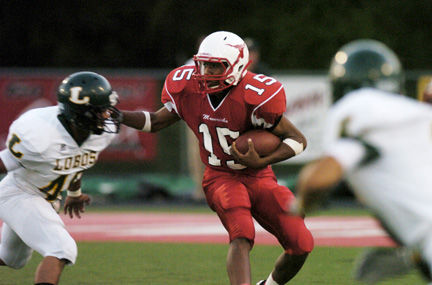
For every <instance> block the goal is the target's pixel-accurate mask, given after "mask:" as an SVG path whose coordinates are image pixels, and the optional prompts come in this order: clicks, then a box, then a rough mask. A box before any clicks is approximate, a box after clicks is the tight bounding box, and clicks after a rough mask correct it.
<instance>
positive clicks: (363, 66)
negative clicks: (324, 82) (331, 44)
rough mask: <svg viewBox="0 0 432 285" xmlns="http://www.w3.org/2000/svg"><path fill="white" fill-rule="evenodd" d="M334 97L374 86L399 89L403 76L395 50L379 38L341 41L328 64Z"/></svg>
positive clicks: (397, 91)
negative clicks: (341, 44)
mask: <svg viewBox="0 0 432 285" xmlns="http://www.w3.org/2000/svg"><path fill="white" fill-rule="evenodd" d="M329 76H330V82H331V86H332V93H333V101H336V100H338V99H340V98H341V97H342V96H343V95H344V94H346V93H347V92H349V91H352V90H355V89H358V88H362V87H373V88H377V89H380V90H384V91H388V92H394V93H401V92H402V91H403V88H404V86H403V85H404V76H403V72H402V67H401V63H400V61H399V59H398V57H397V56H396V54H395V53H394V52H393V51H392V50H391V49H389V48H388V47H387V46H386V45H384V44H383V43H381V42H378V41H375V40H370V39H361V40H355V41H352V42H350V43H348V44H346V45H344V46H343V47H342V48H341V49H340V50H339V51H338V52H337V53H336V54H335V56H334V57H333V60H332V62H331V66H330V72H329Z"/></svg>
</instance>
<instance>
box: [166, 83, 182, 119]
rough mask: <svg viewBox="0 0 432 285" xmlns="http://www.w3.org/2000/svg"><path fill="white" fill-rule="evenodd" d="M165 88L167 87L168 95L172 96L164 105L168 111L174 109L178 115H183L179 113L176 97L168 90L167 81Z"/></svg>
mask: <svg viewBox="0 0 432 285" xmlns="http://www.w3.org/2000/svg"><path fill="white" fill-rule="evenodd" d="M164 88H165V90H166V93H167V94H168V96H169V97H170V98H171V102H166V103H165V104H164V106H165V107H166V108H167V109H168V111H170V112H171V111H172V110H174V111H175V112H176V113H177V115H178V116H179V117H181V116H180V114H179V112H178V109H177V106H176V104H175V101H174V98H173V97H172V95H171V93H170V92H169V91H168V88H167V85H166V83H165V85H164Z"/></svg>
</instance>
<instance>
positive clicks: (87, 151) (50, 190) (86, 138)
mask: <svg viewBox="0 0 432 285" xmlns="http://www.w3.org/2000/svg"><path fill="white" fill-rule="evenodd" d="M57 98H58V103H59V104H58V106H52V107H46V108H39V109H32V110H30V111H28V112H26V113H24V114H23V115H21V116H20V117H19V118H18V119H17V120H16V121H14V122H13V123H12V125H11V126H10V129H9V135H8V139H7V142H6V148H5V149H4V150H3V151H1V152H0V158H1V160H0V172H6V171H7V175H6V177H5V178H4V179H3V180H2V181H1V182H0V219H1V220H2V221H3V227H2V233H1V243H0V265H7V266H9V267H12V268H15V269H18V268H21V267H23V266H24V265H25V264H26V263H27V262H28V260H29V259H30V257H31V255H32V252H33V250H36V251H37V252H39V253H40V254H41V255H42V256H43V260H42V262H41V263H40V265H39V267H38V269H37V271H36V275H35V279H34V280H35V284H57V283H58V281H59V278H60V274H61V272H62V270H63V267H64V265H65V264H73V263H75V259H76V256H77V246H76V243H75V241H74V240H73V239H72V237H71V236H70V235H69V233H68V232H67V231H66V229H65V226H64V224H63V222H62V220H61V218H60V216H59V215H58V214H57V212H56V210H55V209H54V208H53V207H52V205H51V204H52V203H53V202H54V201H56V199H57V198H59V197H60V195H61V194H60V193H61V191H63V190H67V198H66V201H65V204H64V211H65V213H68V214H69V216H70V217H71V218H72V217H73V216H74V214H75V216H77V217H78V218H79V217H80V213H82V212H83V211H84V205H85V204H88V203H89V201H90V199H89V196H88V195H86V194H83V193H81V176H82V173H83V171H84V170H86V169H88V168H90V167H92V166H93V165H94V164H95V163H96V161H97V158H98V155H99V153H100V152H101V151H102V150H103V149H105V148H106V147H107V146H108V145H109V144H110V142H111V141H112V140H113V138H114V137H115V135H116V133H118V130H119V123H118V119H116V118H118V116H119V112H118V110H117V109H116V108H115V107H114V105H115V104H116V103H117V101H118V97H117V94H116V92H115V91H113V90H112V88H111V85H110V83H109V82H108V81H107V80H106V79H105V78H104V77H103V76H101V75H99V74H96V73H93V72H78V73H74V74H72V75H70V76H69V77H67V78H66V79H64V80H63V82H62V83H61V85H60V86H59V88H58V94H57ZM11 281H12V280H11Z"/></svg>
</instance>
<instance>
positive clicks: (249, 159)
mask: <svg viewBox="0 0 432 285" xmlns="http://www.w3.org/2000/svg"><path fill="white" fill-rule="evenodd" d="M248 146H249V149H248V151H247V152H246V153H245V154H242V153H241V152H240V151H239V150H238V149H237V147H236V143H235V142H233V144H232V145H231V155H232V156H233V157H234V160H235V161H237V162H238V163H240V164H242V165H244V166H247V167H249V168H256V169H258V168H263V167H266V166H267V161H266V160H265V159H263V158H261V157H260V156H259V154H258V153H257V152H256V150H255V146H254V143H253V141H252V140H251V139H248Z"/></svg>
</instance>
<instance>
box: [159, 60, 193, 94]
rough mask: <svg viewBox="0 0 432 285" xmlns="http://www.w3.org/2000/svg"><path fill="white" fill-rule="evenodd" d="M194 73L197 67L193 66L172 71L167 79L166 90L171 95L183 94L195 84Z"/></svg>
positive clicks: (185, 66)
mask: <svg viewBox="0 0 432 285" xmlns="http://www.w3.org/2000/svg"><path fill="white" fill-rule="evenodd" d="M194 71H195V67H194V66H192V65H184V66H181V67H178V68H176V69H174V70H172V71H171V72H170V73H169V74H168V76H167V77H166V79H165V85H164V88H165V89H166V91H167V92H168V93H170V94H178V93H181V92H182V91H183V90H185V89H186V88H189V87H190V86H191V85H192V84H193V78H192V74H193V73H194Z"/></svg>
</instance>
